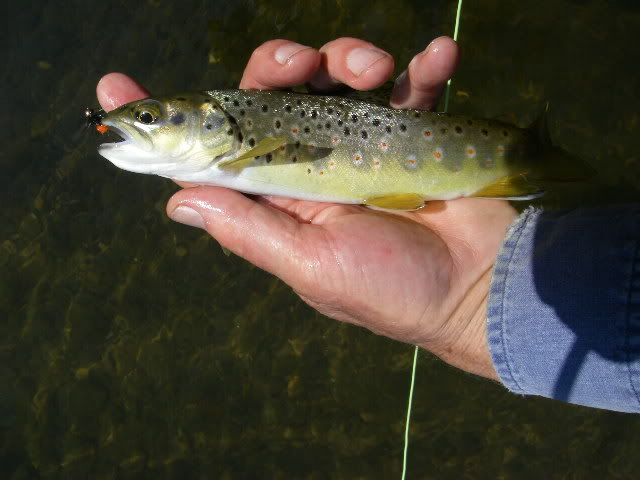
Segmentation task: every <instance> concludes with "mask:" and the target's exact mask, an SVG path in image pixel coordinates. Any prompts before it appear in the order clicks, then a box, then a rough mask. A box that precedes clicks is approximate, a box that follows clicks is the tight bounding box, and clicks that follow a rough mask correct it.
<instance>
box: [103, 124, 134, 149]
mask: <svg viewBox="0 0 640 480" xmlns="http://www.w3.org/2000/svg"><path fill="white" fill-rule="evenodd" d="M102 125H105V126H106V127H108V130H107V132H106V135H108V136H110V137H111V138H112V139H113V140H115V141H113V142H105V143H101V144H100V147H99V149H100V150H108V149H110V148H115V147H122V146H124V145H128V144H130V143H132V142H133V137H132V136H131V134H130V133H129V132H127V131H126V130H125V129H123V128H121V127H118V126H117V125H115V124H114V123H113V122H110V121H108V120H105V121H104V122H103V123H102Z"/></svg>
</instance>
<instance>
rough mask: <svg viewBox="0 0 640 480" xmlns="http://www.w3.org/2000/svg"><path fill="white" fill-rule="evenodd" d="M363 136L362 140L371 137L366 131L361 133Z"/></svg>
mask: <svg viewBox="0 0 640 480" xmlns="http://www.w3.org/2000/svg"><path fill="white" fill-rule="evenodd" d="M360 133H361V134H362V138H367V137H368V136H369V134H367V131H366V130H362V132H360Z"/></svg>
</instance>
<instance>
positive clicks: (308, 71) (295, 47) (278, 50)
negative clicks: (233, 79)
mask: <svg viewBox="0 0 640 480" xmlns="http://www.w3.org/2000/svg"><path fill="white" fill-rule="evenodd" d="M318 65H320V54H319V53H318V51H317V50H315V49H313V48H311V47H307V46H304V45H300V44H299V43H295V42H290V41H289V40H271V41H269V42H266V43H263V44H262V45H260V46H259V47H258V48H256V49H255V50H254V52H253V54H252V55H251V58H250V59H249V62H248V63H247V66H246V68H245V70H244V74H243V75H242V80H241V81H240V88H259V89H262V90H271V89H274V88H283V87H291V86H294V85H301V84H303V83H306V82H307V81H308V80H309V79H310V78H311V77H312V76H313V74H314V72H315V71H316V70H317V69H318Z"/></svg>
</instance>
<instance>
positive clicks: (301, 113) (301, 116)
mask: <svg viewBox="0 0 640 480" xmlns="http://www.w3.org/2000/svg"><path fill="white" fill-rule="evenodd" d="M306 114H307V112H305V111H304V110H300V118H304V116H305V115H306Z"/></svg>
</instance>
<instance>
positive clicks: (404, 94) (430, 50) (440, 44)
mask: <svg viewBox="0 0 640 480" xmlns="http://www.w3.org/2000/svg"><path fill="white" fill-rule="evenodd" d="M459 60H460V48H459V47H458V44H457V43H456V42H454V41H453V40H452V39H451V38H449V37H438V38H436V39H435V40H434V41H433V42H431V43H430V44H429V46H428V47H427V48H426V49H425V50H424V51H423V52H421V53H419V54H418V55H416V56H415V57H413V60H411V63H409V67H408V68H407V70H405V71H404V72H402V73H401V74H400V75H399V76H398V78H397V79H396V84H395V86H394V88H393V94H392V95H391V106H392V107H394V108H421V109H427V110H430V109H432V108H433V107H435V105H436V104H437V103H438V99H439V98H440V95H441V94H442V91H443V90H444V88H445V87H446V84H447V81H448V80H449V79H450V78H451V77H452V76H453V74H454V72H455V70H456V68H457V66H458V61H459Z"/></svg>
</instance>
